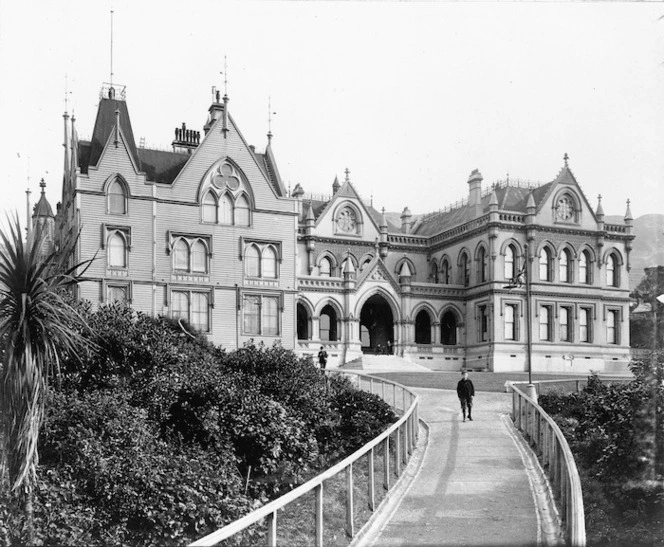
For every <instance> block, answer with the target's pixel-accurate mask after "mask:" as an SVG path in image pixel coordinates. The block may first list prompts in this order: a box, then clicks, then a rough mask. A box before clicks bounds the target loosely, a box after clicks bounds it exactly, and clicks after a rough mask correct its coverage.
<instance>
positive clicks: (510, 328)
mask: <svg viewBox="0 0 664 547" xmlns="http://www.w3.org/2000/svg"><path fill="white" fill-rule="evenodd" d="M505 340H517V333H516V305H515V304H505Z"/></svg>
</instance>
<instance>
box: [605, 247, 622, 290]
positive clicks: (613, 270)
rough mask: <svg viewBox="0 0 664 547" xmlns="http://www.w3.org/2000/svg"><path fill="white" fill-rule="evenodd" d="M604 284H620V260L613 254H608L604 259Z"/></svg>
mask: <svg viewBox="0 0 664 547" xmlns="http://www.w3.org/2000/svg"><path fill="white" fill-rule="evenodd" d="M606 286H607V287H619V286H620V262H619V261H618V257H617V256H616V255H615V254H610V255H609V258H608V260H607V261H606Z"/></svg>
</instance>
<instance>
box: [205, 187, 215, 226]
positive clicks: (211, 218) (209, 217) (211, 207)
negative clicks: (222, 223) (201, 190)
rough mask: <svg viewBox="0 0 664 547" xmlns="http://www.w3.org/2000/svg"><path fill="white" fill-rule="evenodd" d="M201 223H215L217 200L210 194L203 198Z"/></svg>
mask: <svg viewBox="0 0 664 547" xmlns="http://www.w3.org/2000/svg"><path fill="white" fill-rule="evenodd" d="M203 222H214V223H216V222H217V198H215V197H214V194H213V193H212V192H208V193H207V194H205V197H204V198H203Z"/></svg>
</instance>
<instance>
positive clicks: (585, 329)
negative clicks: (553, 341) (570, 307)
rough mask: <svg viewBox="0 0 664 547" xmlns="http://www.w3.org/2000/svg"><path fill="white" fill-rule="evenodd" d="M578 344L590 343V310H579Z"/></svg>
mask: <svg viewBox="0 0 664 547" xmlns="http://www.w3.org/2000/svg"><path fill="white" fill-rule="evenodd" d="M579 342H586V343H589V342H592V310H591V309H590V308H581V309H580V310H579Z"/></svg>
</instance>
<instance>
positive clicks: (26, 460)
mask: <svg viewBox="0 0 664 547" xmlns="http://www.w3.org/2000/svg"><path fill="white" fill-rule="evenodd" d="M8 225H9V227H8V229H7V230H0V344H1V346H0V347H1V348H2V351H3V359H2V368H1V369H0V412H1V414H0V422H1V424H0V425H1V427H2V440H3V446H2V471H3V472H4V473H7V475H6V478H8V482H9V486H10V489H11V491H13V492H16V491H18V492H19V493H20V494H21V496H26V497H25V498H24V501H25V503H26V513H27V514H26V517H27V518H28V521H30V520H31V514H29V513H30V511H29V509H31V507H27V505H28V504H29V505H30V506H31V498H32V488H33V484H34V478H35V471H36V466H37V463H38V454H37V441H38V437H39V429H40V426H41V423H42V418H43V415H44V403H45V394H46V390H47V388H48V380H49V377H50V376H51V374H52V372H53V370H54V367H56V370H57V368H59V367H58V363H59V356H60V355H61V354H62V353H63V352H67V351H72V350H74V349H75V348H76V346H77V341H78V338H79V337H78V336H77V333H78V332H80V331H79V329H80V328H81V327H83V328H84V327H85V321H84V320H83V319H82V317H81V316H80V314H79V313H78V312H77V311H76V310H75V309H74V308H73V307H72V306H71V305H70V304H69V303H68V301H67V298H65V297H64V289H66V288H67V287H69V286H71V285H73V284H75V283H77V282H78V281H79V280H80V279H81V275H82V273H81V270H85V266H86V265H85V264H75V265H72V262H71V257H72V251H73V249H74V246H75V240H72V241H69V242H67V243H66V244H65V245H64V248H62V249H60V251H59V252H57V253H55V252H54V253H51V254H48V255H47V256H44V254H42V252H41V250H42V244H43V241H44V237H45V230H42V229H41V228H40V227H39V226H38V227H37V228H36V229H35V230H34V231H33V233H32V234H31V236H29V237H28V239H27V242H24V240H23V238H22V232H21V227H20V223H19V221H18V219H17V218H14V219H9V221H8ZM29 527H30V526H29Z"/></svg>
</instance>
